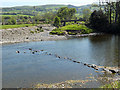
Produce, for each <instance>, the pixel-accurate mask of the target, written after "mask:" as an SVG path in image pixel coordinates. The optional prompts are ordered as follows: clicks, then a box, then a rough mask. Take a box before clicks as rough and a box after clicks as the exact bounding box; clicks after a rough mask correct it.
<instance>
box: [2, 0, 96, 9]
mask: <svg viewBox="0 0 120 90" xmlns="http://www.w3.org/2000/svg"><path fill="white" fill-rule="evenodd" d="M96 1H98V0H2V1H0V2H1V5H0V7H13V6H23V5H29V6H36V5H46V4H72V5H75V6H81V5H86V4H91V3H93V2H96Z"/></svg>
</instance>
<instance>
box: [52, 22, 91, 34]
mask: <svg viewBox="0 0 120 90" xmlns="http://www.w3.org/2000/svg"><path fill="white" fill-rule="evenodd" d="M67 30H69V32H68V34H69V35H76V34H78V33H79V34H89V33H91V32H93V30H92V29H90V28H88V27H86V26H85V25H78V24H74V25H67V26H64V27H60V28H57V29H54V30H53V31H51V32H50V34H55V35H58V33H62V35H64V31H67ZM77 31H78V32H77Z"/></svg>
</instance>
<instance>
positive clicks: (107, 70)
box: [103, 68, 112, 73]
mask: <svg viewBox="0 0 120 90" xmlns="http://www.w3.org/2000/svg"><path fill="white" fill-rule="evenodd" d="M103 70H104V71H106V72H108V73H112V72H111V71H109V69H106V68H103Z"/></svg>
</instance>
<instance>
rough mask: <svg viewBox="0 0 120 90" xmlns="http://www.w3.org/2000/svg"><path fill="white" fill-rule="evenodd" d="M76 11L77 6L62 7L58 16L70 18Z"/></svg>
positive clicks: (63, 18) (64, 18)
mask: <svg viewBox="0 0 120 90" xmlns="http://www.w3.org/2000/svg"><path fill="white" fill-rule="evenodd" d="M76 12H77V11H76V9H75V8H68V7H62V8H60V9H59V10H58V12H57V16H58V17H60V19H61V20H68V19H72V17H73V16H74V14H75V13H76Z"/></svg>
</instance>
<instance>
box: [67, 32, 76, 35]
mask: <svg viewBox="0 0 120 90" xmlns="http://www.w3.org/2000/svg"><path fill="white" fill-rule="evenodd" d="M68 34H69V35H76V34H77V33H72V32H68Z"/></svg>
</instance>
